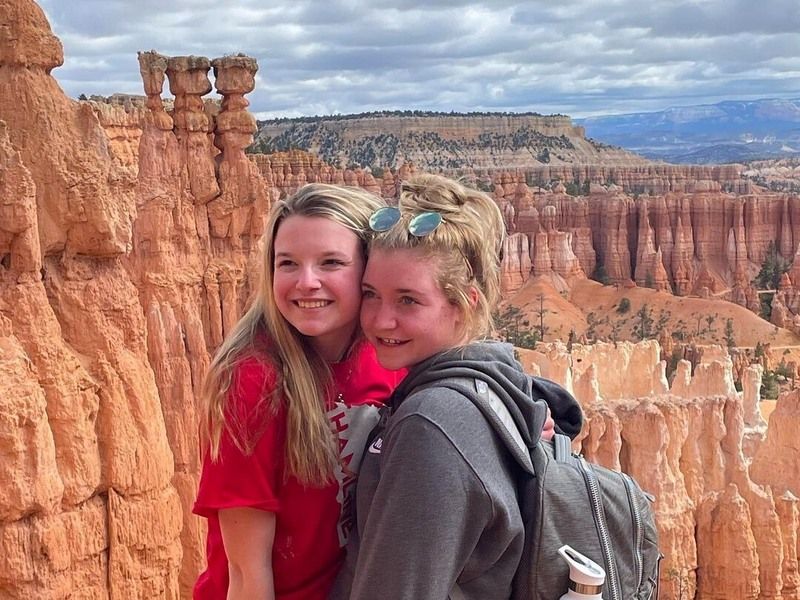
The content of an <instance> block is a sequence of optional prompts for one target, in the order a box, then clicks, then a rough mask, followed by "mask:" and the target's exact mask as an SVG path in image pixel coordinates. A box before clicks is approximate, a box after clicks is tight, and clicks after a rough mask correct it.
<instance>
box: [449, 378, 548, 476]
mask: <svg viewBox="0 0 800 600" xmlns="http://www.w3.org/2000/svg"><path fill="white" fill-rule="evenodd" d="M437 385H439V386H441V387H447V388H450V389H452V390H455V391H456V392H459V393H461V394H462V395H464V396H466V397H467V398H469V399H472V397H479V398H480V401H479V402H476V403H475V404H476V406H477V408H478V410H480V411H481V413H482V414H483V416H484V417H485V418H486V419H487V420H488V421H489V422H490V424H491V426H492V427H493V429H494V430H495V433H496V434H497V435H501V434H500V432H499V431H498V429H503V430H505V432H506V433H507V434H508V437H509V438H511V441H510V443H509V441H508V440H507V441H506V446H507V447H508V449H509V451H510V452H511V453H512V455H513V456H514V457H515V459H516V461H517V463H519V464H520V466H521V467H522V468H523V469H524V470H525V471H527V472H528V473H530V474H533V462H532V461H531V454H530V450H529V449H528V446H527V445H526V444H525V440H524V439H523V438H522V434H521V433H520V431H519V427H517V425H516V423H514V417H512V416H511V413H510V412H509V410H508V408H507V407H506V405H505V404H504V403H503V401H502V400H501V399H500V397H499V396H498V395H497V394H496V393H495V391H494V390H493V389H492V388H491V386H490V385H489V384H487V383H486V382H485V381H483V380H482V379H476V378H473V377H450V378H447V379H442V380H440V381H438V382H437ZM472 401H473V402H475V400H472ZM512 444H513V447H512Z"/></svg>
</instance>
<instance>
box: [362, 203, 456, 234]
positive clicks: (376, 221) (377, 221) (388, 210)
mask: <svg viewBox="0 0 800 600" xmlns="http://www.w3.org/2000/svg"><path fill="white" fill-rule="evenodd" d="M400 217H401V213H400V210H399V209H398V208H396V207H394V206H384V207H383V208H379V209H378V210H376V211H375V212H374V213H372V216H370V218H369V228H370V229H372V231H375V232H377V233H380V232H382V231H389V230H390V229H391V228H392V227H394V226H395V225H397V223H399V222H400ZM442 223H444V219H443V218H442V215H440V214H439V213H438V212H432V211H429V212H424V213H419V214H418V215H416V216H415V217H414V218H413V219H411V221H409V223H408V232H409V233H410V234H411V235H413V236H415V237H424V236H426V235H429V234H431V233H433V232H434V231H436V228H437V227H439V225H441V224H442Z"/></svg>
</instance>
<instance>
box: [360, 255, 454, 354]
mask: <svg viewBox="0 0 800 600" xmlns="http://www.w3.org/2000/svg"><path fill="white" fill-rule="evenodd" d="M438 269H439V264H438V261H437V260H436V259H435V258H431V257H426V256H425V255H424V254H423V253H422V252H420V251H419V250H416V249H395V250H387V249H375V250H373V251H372V253H371V254H370V257H369V260H368V261H367V268H366V270H365V272H364V278H363V281H362V285H361V287H362V291H363V298H362V304H361V327H362V329H363V330H364V334H365V335H366V337H367V339H368V340H369V341H370V343H372V345H374V346H375V348H376V350H377V354H378V360H379V361H380V363H381V365H383V366H384V367H385V368H387V369H400V368H404V367H411V366H413V365H415V364H417V363H419V362H421V361H423V360H425V359H426V358H428V357H430V356H433V355H434V354H436V353H438V352H441V351H442V350H447V349H449V348H453V347H456V346H460V345H461V344H463V343H464V342H465V341H466V340H465V336H464V333H463V322H464V319H463V316H462V314H461V311H460V309H459V308H458V307H457V306H456V305H455V304H453V303H452V302H450V300H448V298H447V297H446V296H445V294H444V292H443V291H442V289H441V288H440V287H439V282H438V280H437V273H438Z"/></svg>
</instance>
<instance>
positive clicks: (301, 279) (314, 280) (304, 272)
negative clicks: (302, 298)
mask: <svg viewBox="0 0 800 600" xmlns="http://www.w3.org/2000/svg"><path fill="white" fill-rule="evenodd" d="M320 287H322V284H321V283H320V280H319V276H318V275H317V272H316V270H315V269H314V268H313V267H311V266H308V267H303V268H301V269H300V272H299V273H298V274H297V288H298V289H301V290H316V289H319V288H320Z"/></svg>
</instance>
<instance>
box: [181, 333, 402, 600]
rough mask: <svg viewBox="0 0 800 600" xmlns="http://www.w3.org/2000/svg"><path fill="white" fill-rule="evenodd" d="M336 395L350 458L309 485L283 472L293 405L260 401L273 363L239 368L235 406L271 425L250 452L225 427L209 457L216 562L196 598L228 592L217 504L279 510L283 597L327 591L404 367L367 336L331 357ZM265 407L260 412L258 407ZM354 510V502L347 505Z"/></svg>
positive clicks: (277, 572)
mask: <svg viewBox="0 0 800 600" xmlns="http://www.w3.org/2000/svg"><path fill="white" fill-rule="evenodd" d="M332 370H333V378H334V389H335V391H336V397H335V398H330V399H328V403H327V407H328V416H329V418H330V420H331V423H332V424H333V426H334V430H335V431H337V432H338V435H339V448H340V458H341V465H340V467H339V468H338V469H337V472H336V481H335V482H333V483H331V484H329V485H326V486H323V487H304V486H303V485H301V484H300V483H299V482H298V481H297V480H296V479H295V478H294V477H288V478H287V479H286V480H284V477H283V469H284V466H285V454H284V447H285V443H286V410H285V407H283V406H281V407H280V408H279V409H278V410H277V412H276V413H275V414H274V415H271V414H269V413H264V411H254V410H253V408H254V407H255V406H256V405H257V402H258V400H259V399H260V398H262V397H263V396H264V392H265V391H267V390H270V389H272V388H273V387H274V385H275V372H274V368H273V367H272V366H271V365H269V364H265V363H264V362H262V361H259V360H257V359H255V358H252V359H247V360H244V361H242V362H241V363H240V364H239V365H238V366H237V367H236V370H235V372H234V377H233V381H232V385H231V390H232V391H231V395H230V402H231V408H232V409H233V410H234V411H235V414H237V415H238V416H239V419H240V422H242V423H244V424H245V426H247V424H250V425H251V426H257V427H258V429H260V430H263V431H262V433H261V434H260V436H259V437H258V438H257V442H256V444H255V447H254V450H253V452H252V453H251V454H250V455H245V454H243V453H242V452H241V451H240V450H239V449H238V448H237V447H236V445H235V444H234V443H233V440H232V439H231V437H230V435H229V434H228V433H227V432H223V435H222V438H221V440H220V454H219V459H218V460H217V462H211V460H210V459H209V457H208V456H206V457H205V458H204V460H203V470H202V474H201V476H200V486H199V489H198V492H197V500H196V501H195V504H194V509H193V512H195V513H196V514H198V515H201V516H204V517H206V518H207V519H208V537H207V539H206V556H207V558H208V567H207V569H206V570H205V571H204V572H203V573H202V574H201V575H200V577H199V578H198V580H197V582H196V583H195V587H194V598H195V599H203V600H224V599H225V598H226V597H227V593H228V559H227V556H226V554H225V548H224V546H223V543H222V533H221V531H220V527H219V518H218V515H217V511H219V510H220V509H225V508H242V507H248V508H257V509H260V510H265V511H270V512H274V513H275V514H276V522H275V539H274V542H273V549H272V570H273V577H274V585H275V596H276V598H277V599H279V600H324V599H325V598H327V596H328V592H329V591H330V588H331V586H332V585H333V581H334V579H335V578H336V575H337V573H338V571H339V568H340V567H341V564H342V560H343V558H344V545H345V542H346V539H347V533H348V532H349V530H350V523H348V522H343V521H342V520H340V515H341V514H342V502H343V498H347V497H348V495H347V494H346V490H347V488H349V487H350V485H352V483H354V482H355V473H357V470H358V465H357V463H358V462H360V456H361V452H362V450H363V448H364V442H365V440H366V436H367V434H368V433H369V431H370V430H371V428H372V426H373V425H374V424H375V423H376V422H377V409H376V408H375V405H379V404H381V403H383V402H384V401H385V400H386V399H387V398H388V397H389V395H390V394H391V392H392V390H393V389H394V388H395V386H396V385H397V384H398V383H399V381H400V379H402V377H403V376H404V375H405V372H404V371H387V370H386V369H384V368H383V367H381V366H380V365H379V364H378V361H377V359H376V357H375V350H374V349H373V348H372V346H370V345H369V344H367V343H362V344H361V345H360V346H359V347H358V348H356V349H355V350H354V351H353V352H351V355H350V358H348V359H347V360H345V361H343V362H341V363H337V364H334V365H332ZM256 413H259V414H256ZM348 512H349V511H345V514H347V513H348Z"/></svg>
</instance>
